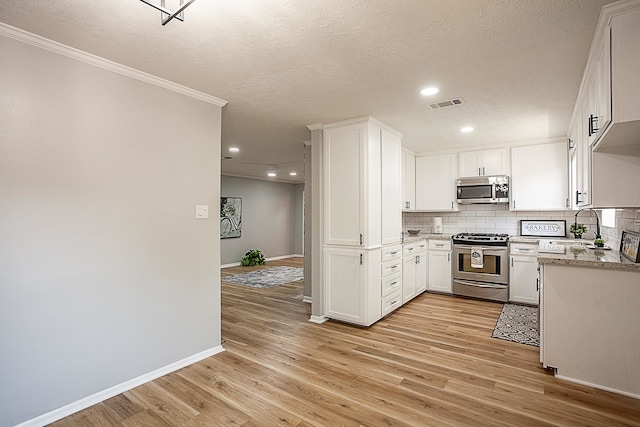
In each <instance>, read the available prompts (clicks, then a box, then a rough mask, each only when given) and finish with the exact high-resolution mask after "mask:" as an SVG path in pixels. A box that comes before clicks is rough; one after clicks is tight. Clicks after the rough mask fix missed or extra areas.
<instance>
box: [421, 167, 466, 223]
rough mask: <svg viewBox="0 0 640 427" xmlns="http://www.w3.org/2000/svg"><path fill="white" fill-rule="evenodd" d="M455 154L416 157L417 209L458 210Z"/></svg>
mask: <svg viewBox="0 0 640 427" xmlns="http://www.w3.org/2000/svg"><path fill="white" fill-rule="evenodd" d="M455 171H456V160H455V155H454V154H443V155H438V156H423V157H416V209H417V210H422V211H437V212H444V211H454V210H458V204H457V203H456V194H455V185H456V184H455V179H456V178H455V175H456V173H455Z"/></svg>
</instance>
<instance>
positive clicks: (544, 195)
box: [510, 141, 570, 211]
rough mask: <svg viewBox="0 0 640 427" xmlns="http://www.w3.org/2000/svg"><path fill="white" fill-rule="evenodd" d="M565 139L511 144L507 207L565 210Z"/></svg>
mask: <svg viewBox="0 0 640 427" xmlns="http://www.w3.org/2000/svg"><path fill="white" fill-rule="evenodd" d="M567 151H568V150H567V143H566V142H564V141H563V142H555V143H548V144H537V145H526V146H518V147H513V148H511V205H510V206H511V210H512V211H552V210H566V209H568V208H569V207H570V202H569V195H568V191H569V182H568V181H569V173H568V159H567Z"/></svg>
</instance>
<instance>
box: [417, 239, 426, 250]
mask: <svg viewBox="0 0 640 427" xmlns="http://www.w3.org/2000/svg"><path fill="white" fill-rule="evenodd" d="M426 250H427V241H426V240H420V241H419V242H416V251H418V252H425V251H426Z"/></svg>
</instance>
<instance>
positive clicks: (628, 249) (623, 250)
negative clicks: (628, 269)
mask: <svg viewBox="0 0 640 427" xmlns="http://www.w3.org/2000/svg"><path fill="white" fill-rule="evenodd" d="M639 246H640V233H635V232H633V231H626V230H623V231H622V238H621V239H620V255H622V256H623V257H625V258H627V259H629V260H631V261H633V262H640V250H638V247H639Z"/></svg>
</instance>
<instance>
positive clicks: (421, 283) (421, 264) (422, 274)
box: [416, 251, 427, 295]
mask: <svg viewBox="0 0 640 427" xmlns="http://www.w3.org/2000/svg"><path fill="white" fill-rule="evenodd" d="M426 290H427V251H422V252H418V253H417V254H416V295H420V294H421V293H422V292H424V291H426Z"/></svg>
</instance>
